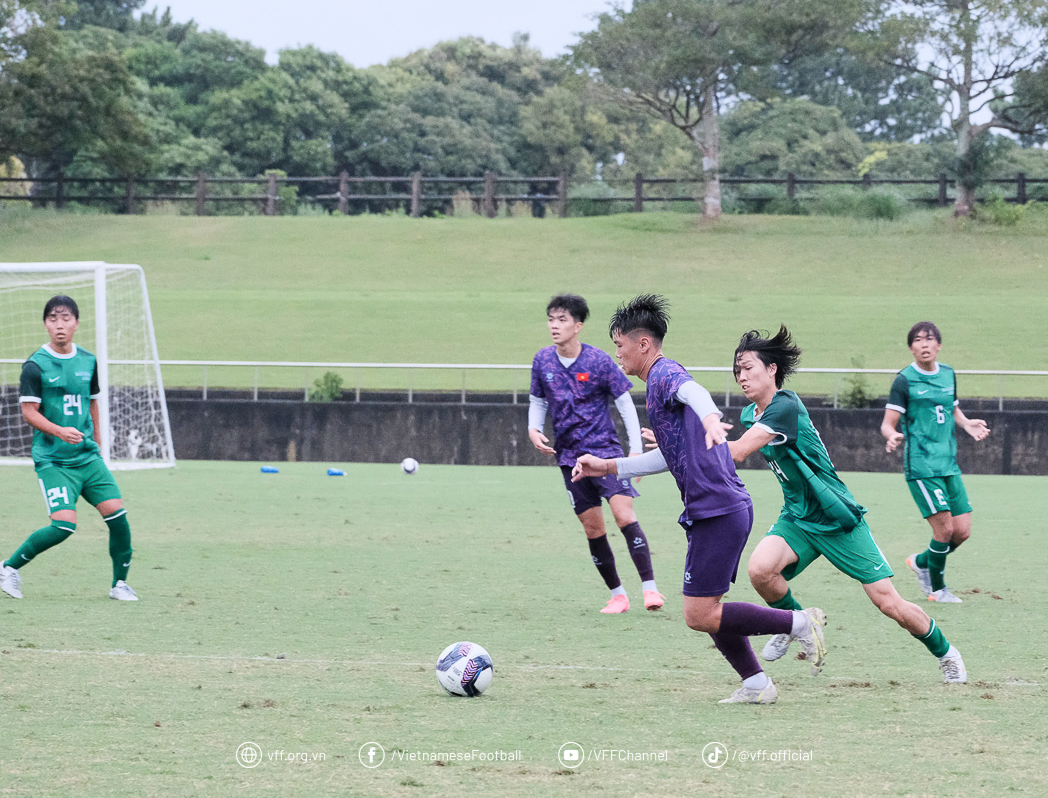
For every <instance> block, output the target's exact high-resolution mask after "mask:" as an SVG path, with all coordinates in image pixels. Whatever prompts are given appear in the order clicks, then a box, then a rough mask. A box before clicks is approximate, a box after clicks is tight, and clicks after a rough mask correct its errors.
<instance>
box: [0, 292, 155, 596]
mask: <svg viewBox="0 0 1048 798" xmlns="http://www.w3.org/2000/svg"><path fill="white" fill-rule="evenodd" d="M79 326H80V310H79V308H78V307H77V305H76V302H75V301H73V299H71V298H70V297H67V296H62V295H59V296H55V297H52V298H51V299H49V300H48V302H47V304H46V305H45V306H44V328H45V329H46V330H47V334H48V337H49V338H50V341H49V343H47V344H45V345H44V346H42V347H40V349H38V350H37V351H36V352H34V353H33V354H32V355H31V356H30V358H29V359H28V360H27V361H26V362H25V365H23V366H22V380H21V396H20V398H19V402H20V404H21V406H22V416H23V418H25V420H26V423H27V424H29V426H30V427H32V428H33V449H32V453H33V464H34V465H35V466H36V475H37V477H38V478H39V481H40V489H41V490H42V491H43V494H44V501H45V502H46V503H47V512H48V514H49V515H50V517H51V523H50V524H48V525H47V526H45V527H42V528H41V529H38V530H37V531H36V532H34V533H33V534H32V535H30V536H29V537H28V538H26V540H25V542H24V543H22V545H21V546H19V547H18V548H17V549H16V550H15V552H14V554H12V555H11V556H10V557H8V558H7V559H6V560H5V561H4V562H3V563H2V564H0V590H2V591H3V592H4V593H6V594H7V595H9V596H11V597H12V598H22V590H21V587H22V576H21V574H20V573H19V569H20V568H21V567H22V566H23V565H25V564H26V563H28V562H30V561H31V560H32V559H33V558H34V557H36V556H37V555H38V554H41V553H42V552H44V551H46V550H47V549H49V548H51V547H52V546H56V545H58V544H59V543H61V542H62V541H63V540H65V539H66V538H68V537H69V536H70V535H72V534H73V532H74V531H76V500H77V499H78V498H79V497H80V496H83V497H84V498H85V499H86V500H87V501H88V502H90V503H91V504H93V505H94V506H95V507H96V508H97V509H98V512H99V513H101V514H102V519H103V520H104V521H105V522H106V525H107V526H108V527H109V556H110V557H111V558H112V560H113V582H112V586H111V588H110V591H109V597H110V598H113V599H119V600H121V601H138V596H137V595H136V594H135V591H134V590H132V589H131V588H130V587H128V585H127V583H126V582H125V581H124V580H125V579H126V578H127V571H128V568H129V567H130V566H131V527H130V526H129V525H128V522H127V511H126V510H125V509H124V502H123V500H122V498H121V496H120V488H118V487H117V484H116V480H114V479H113V475H112V474H111V473H109V469H108V468H107V467H106V464H105V462H103V460H102V456H101V454H100V453H99V452H100V450H99V446H98V400H97V398H96V397H97V396H98V394H99V384H98V368H97V363H96V361H95V356H94V355H92V354H91V353H90V352H88V351H87V350H86V349H82V348H80V347H78V346H77V345H76V344H75V343H73V335H74V334H75V333H76V331H77V328H78V327H79Z"/></svg>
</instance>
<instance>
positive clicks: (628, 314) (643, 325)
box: [608, 294, 670, 346]
mask: <svg viewBox="0 0 1048 798" xmlns="http://www.w3.org/2000/svg"><path fill="white" fill-rule="evenodd" d="M669 310H670V303H669V301H668V300H667V299H666V297H664V296H660V295H659V294H641V295H640V296H636V297H634V298H633V299H631V300H630V301H629V302H623V303H622V304H621V305H619V307H618V309H616V311H615V315H614V316H612V317H611V323H610V324H609V325H608V334H609V335H611V336H612V337H614V336H615V333H618V334H619V335H629V334H630V333H632V332H637V331H638V330H640V331H643V332H647V333H651V337H652V338H654V339H655V341H656V343H658V344H659V346H662V339H663V338H665V337H666V330H667V328H668V327H669V320H670V313H669Z"/></svg>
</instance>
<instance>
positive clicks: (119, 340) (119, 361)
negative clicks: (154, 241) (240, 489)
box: [0, 262, 175, 469]
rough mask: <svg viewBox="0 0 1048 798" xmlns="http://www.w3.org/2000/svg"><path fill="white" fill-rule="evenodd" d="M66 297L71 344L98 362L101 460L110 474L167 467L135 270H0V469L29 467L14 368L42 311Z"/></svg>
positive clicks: (39, 328)
mask: <svg viewBox="0 0 1048 798" xmlns="http://www.w3.org/2000/svg"><path fill="white" fill-rule="evenodd" d="M56 294H66V295H68V296H71V297H72V298H73V299H74V300H76V303H77V305H78V306H79V308H80V329H79V330H78V331H77V333H76V338H75V339H74V340H75V341H76V343H77V344H78V345H80V346H83V347H84V348H85V349H87V350H88V351H90V352H92V353H93V354H94V355H95V356H96V357H97V358H98V378H99V387H100V388H101V394H100V395H99V397H98V410H99V413H98V415H99V427H100V432H101V439H102V440H101V443H102V456H103V457H104V458H105V460H106V462H107V463H108V464H109V465H110V467H111V468H114V469H128V468H164V467H169V466H173V465H174V464H175V450H174V446H173V445H172V442H171V424H170V422H169V420H168V415H167V402H166V400H165V398H164V383H163V380H162V379H161V376H160V360H159V357H158V355H157V348H156V335H155V333H154V331H153V317H152V314H151V313H150V310H149V295H148V293H147V292H146V278H145V274H144V273H143V272H142V267H141V266H135V265H118V264H111V263H101V262H84V263H0V464H21V463H31V462H32V460H31V459H30V448H31V446H32V442H33V431H32V429H31V428H30V427H29V425H28V424H26V423H25V420H24V419H23V418H22V411H21V407H20V406H19V401H18V399H19V395H20V392H19V383H20V379H21V374H22V364H23V363H24V362H25V361H26V359H27V358H28V357H29V356H30V355H31V354H32V353H33V352H35V351H36V350H37V349H39V348H40V347H41V346H42V345H43V344H46V343H47V332H46V331H45V330H44V325H43V312H44V305H45V304H47V300H49V299H50V298H51V297H53V296H55V295H56Z"/></svg>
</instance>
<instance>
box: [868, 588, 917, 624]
mask: <svg viewBox="0 0 1048 798" xmlns="http://www.w3.org/2000/svg"><path fill="white" fill-rule="evenodd" d="M870 598H871V599H872V600H873V604H874V606H875V607H877V609H879V610H880V611H881V612H882V613H883V614H884V615H885V616H887V617H888V618H891V619H892V620H893V621H895V622H897V623H901V622H902V619H903V616H905V614H906V605H907V604H908V603H909V602H907V601H906V599H904V598H903V597H902V596H900V595H899V594H898V593H894V592H893V593H877V594H875V595H873V596H870Z"/></svg>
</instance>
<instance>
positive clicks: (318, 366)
mask: <svg viewBox="0 0 1048 798" xmlns="http://www.w3.org/2000/svg"><path fill="white" fill-rule="evenodd" d="M0 362H5V361H0ZM6 362H16V361H6ZM112 362H113V363H114V364H124V363H132V361H112ZM160 365H161V367H165V366H179V367H191V368H197V367H199V368H201V369H202V377H203V379H202V381H201V396H202V398H203V399H207V394H208V369H209V368H212V369H213V368H236V369H252V370H253V372H254V374H253V378H252V380H251V392H252V397H253V399H255V400H256V401H257V400H258V395H259V389H260V388H263V386H261V385H260V381H259V377H260V373H261V370H262V369H272V368H277V369H302V370H303V374H304V379H303V381H302V382H301V383H300V385H302V386H303V399H305V400H308V398H309V391H310V389H311V387H313V386H312V381H311V380H312V377H313V375H314V374H315V372H316V371H318V370H323V371H338V370H349V369H364V370H383V369H386V370H394V371H402V372H406V376H407V401H408V402H413V401H414V398H415V393H416V392H417V391H418V390H419V389H418V388H417V387H416V385H415V382H414V376H415V372H420V371H421V372H431V371H435V370H440V371H458V372H460V374H461V380H460V382H459V387H458V388H456V389H455V390H456V391H457V392H458V393H459V401H460V402H461V403H462V404H466V394H467V375H468V374H470V373H476V372H492V371H494V372H510V373H512V372H530V371H531V365H530V364H511V363H359V362H344V363H333V362H322V361H255V360H161V361H160ZM685 368H687V369H688V371H690V372H692V373H693V374H698V373H708V374H722V375H724V379H725V381H724V390H723V397H724V399H723V406H724V407H731V403H732V396H733V395H734V396H736V397H738V396H739V395H740V391H739V389H738V388H737V386H736V385H735V379H734V374H733V372H732V369H731V368H730V367H728V366H686V367H685ZM898 371H899V370H898V369H868V368H799V369H797V373H798V374H816V375H818V374H823V375H831V376H832V377H833V378H834V379H833V394H832V396H833V402H832V404H833V407H835V408H837V407H839V406H840V403H841V380H842V378H844V377H846V376H851V375H863V374H870V375H874V374H882V375H893V374H897V373H898ZM956 373H957V374H958V375H961V376H966V375H967V376H990V377H997V391H996V394H995V397H996V399H997V402H998V409H1001V410H1003V409H1004V400H1005V398H1006V394H1005V390H1004V387H1005V380H1010V379H1013V378H1017V377H1018V378H1031V377H1033V378H1042V379H1043V378H1048V371H1033V370H1018V371H1016V370H1002V369H956ZM165 384H168V385H169V387H174V386H173V385H171V384H170V383H168V381H167V380H165ZM191 387H196V386H195V385H194V386H191ZM270 387H272V386H264V388H265V389H268V388H270ZM707 388H709V389H710V392H711V393H716V394H718V395H721V393H722V392H721V391H720V390H719V389H718V390H716V391H714V390H713V388H712V387H711V386H709V385H707ZM349 390H351V391H353V392H354V394H355V395H354V400H355V401H357V402H359V401H360V398H361V388H360V387H359V386H357V387H351V388H350V389H349ZM511 393H512V402H513V404H518V403H520V402H522V401H526V399H522V398H521V396H520V394H525V395H526V393H527V389H526V388H525V389H523V390H521V389H519V388H517V387H513V388H512V389H511Z"/></svg>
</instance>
